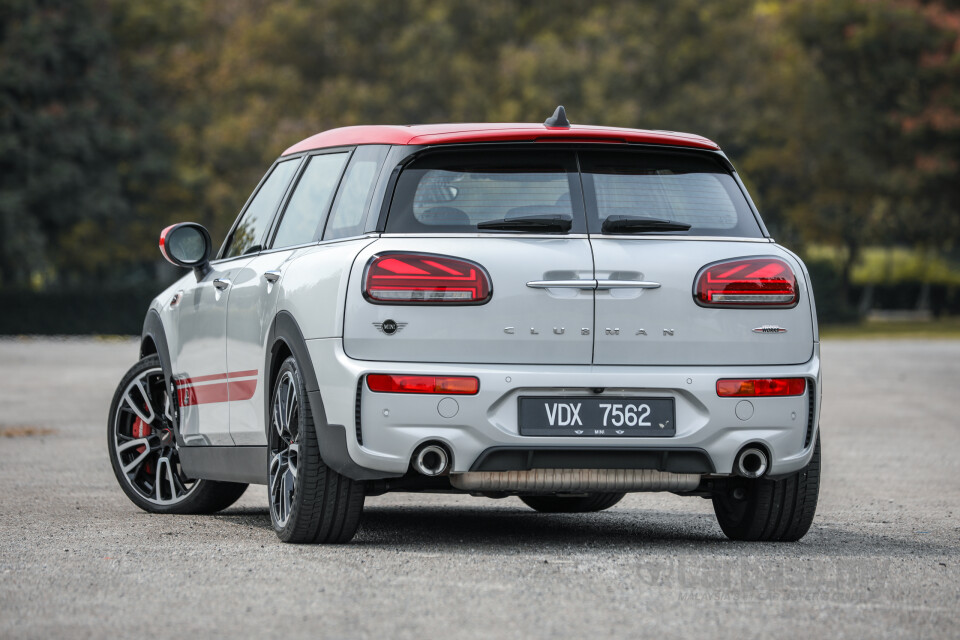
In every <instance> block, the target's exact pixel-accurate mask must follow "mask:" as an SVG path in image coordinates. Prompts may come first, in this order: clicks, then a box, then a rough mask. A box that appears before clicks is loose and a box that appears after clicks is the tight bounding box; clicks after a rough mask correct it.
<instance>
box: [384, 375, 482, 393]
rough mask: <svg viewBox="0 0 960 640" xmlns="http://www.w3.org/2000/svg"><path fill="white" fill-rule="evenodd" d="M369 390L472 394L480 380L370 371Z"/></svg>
mask: <svg viewBox="0 0 960 640" xmlns="http://www.w3.org/2000/svg"><path fill="white" fill-rule="evenodd" d="M367 386H368V387H369V388H370V391H378V392H380V393H440V394H443V395H453V396H457V395H459V396H472V395H473V394H475V393H477V391H479V390H480V381H479V380H478V379H477V378H474V377H469V376H399V375H388V374H384V373H371V374H370V375H368V376H367Z"/></svg>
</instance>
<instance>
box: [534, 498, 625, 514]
mask: <svg viewBox="0 0 960 640" xmlns="http://www.w3.org/2000/svg"><path fill="white" fill-rule="evenodd" d="M624 495H625V494H623V493H589V494H587V495H585V496H520V500H522V501H523V503H524V504H525V505H527V506H528V507H530V508H532V509H536V510H537V511H539V512H540V513H591V512H595V511H603V510H604V509H609V508H610V507H612V506H613V505H615V504H617V503H618V502H620V500H622V499H623V496H624Z"/></svg>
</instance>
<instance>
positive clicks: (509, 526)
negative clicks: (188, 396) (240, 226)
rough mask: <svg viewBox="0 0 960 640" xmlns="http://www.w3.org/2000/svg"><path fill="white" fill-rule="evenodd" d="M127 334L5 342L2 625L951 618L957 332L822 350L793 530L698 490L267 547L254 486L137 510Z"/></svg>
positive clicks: (860, 626) (788, 631)
mask: <svg viewBox="0 0 960 640" xmlns="http://www.w3.org/2000/svg"><path fill="white" fill-rule="evenodd" d="M136 350H137V347H136V343H135V342H133V341H103V340H95V339H89V340H76V339H71V340H61V341H56V340H39V339H36V340H35V339H5V340H0V504H2V510H0V513H2V518H0V637H2V638H20V637H34V638H57V637H69V638H83V637H97V638H99V637H104V636H107V637H127V638H132V637H137V638H143V637H151V636H153V635H154V634H158V633H159V634H164V635H169V634H175V635H176V636H179V637H183V638H191V637H196V636H198V635H199V636H200V637H208V636H209V637H230V638H236V637H264V636H269V637H279V636H287V637H315V638H358V637H391V638H413V637H433V636H449V637H454V638H458V639H459V638H489V637H501V636H504V637H543V638H546V637H591V638H593V637H628V636H629V637H635V636H645V637H656V638H695V637H701V636H704V635H709V636H710V637H717V638H737V639H738V640H742V639H745V638H770V637H805V638H806V637H818V636H828V637H849V638H868V637H869V638H911V639H913V638H935V637H953V638H956V637H958V635H960V631H958V629H960V569H958V567H960V480H958V478H960V473H958V466H960V459H958V452H960V426H958V423H957V419H956V417H955V416H956V410H955V407H954V406H953V400H954V399H955V394H957V392H958V390H960V385H958V382H960V341H908V340H903V341H829V342H827V343H826V344H824V345H823V362H824V369H825V372H826V374H825V381H824V382H825V390H826V398H825V400H824V408H823V418H822V421H821V424H822V430H823V438H824V439H823V459H824V462H823V468H824V485H823V486H822V488H821V496H820V508H819V511H818V514H817V518H816V520H815V521H814V524H813V528H812V529H811V531H810V533H809V534H808V535H807V536H806V537H805V538H804V539H803V540H802V541H800V542H798V543H792V544H791V543H782V544H769V543H768V544H752V543H751V544H747V543H731V542H728V541H726V539H725V538H724V537H723V535H722V533H721V532H720V528H719V527H718V526H717V524H716V521H715V519H714V517H713V512H712V509H711V507H710V503H709V502H708V501H706V500H701V499H699V498H681V497H677V496H673V495H670V494H634V495H631V496H628V497H627V498H626V499H625V500H624V501H623V502H622V503H620V505H618V506H617V507H615V508H613V509H612V510H610V511H607V512H604V513H600V514H591V515H555V516H548V515H538V514H535V513H533V512H532V511H530V510H528V509H526V508H525V507H524V506H523V505H522V504H521V503H520V502H519V501H518V500H516V499H515V498H509V499H506V500H498V501H493V500H485V499H480V498H470V497H450V496H419V495H415V494H394V495H387V496H381V497H376V498H370V499H368V500H367V507H366V510H365V512H364V520H363V523H362V525H361V528H360V531H359V532H358V534H357V537H356V538H355V540H354V542H353V543H352V544H350V545H348V546H339V547H319V546H292V545H284V544H281V543H280V542H279V541H278V540H277V538H276V536H275V535H274V533H273V531H272V530H271V527H270V519H269V515H268V512H267V502H266V495H265V494H266V490H265V488H264V487H259V486H257V487H252V488H251V489H250V490H248V491H247V493H246V494H245V495H244V497H243V498H242V499H241V500H240V502H238V503H237V504H236V505H235V506H234V507H232V508H230V509H228V510H226V511H224V512H223V513H221V514H218V515H215V516H202V517H201V516H159V515H150V514H147V513H143V512H141V511H140V510H138V509H136V508H135V507H134V506H133V505H132V504H131V503H130V502H129V501H128V500H127V499H126V497H125V496H124V495H123V493H122V492H121V491H120V489H119V488H118V487H117V485H116V480H115V479H114V477H113V473H112V471H111V470H110V464H109V461H108V459H107V453H106V437H105V435H106V434H105V423H106V414H107V409H108V404H109V401H110V397H111V395H112V393H113V389H114V385H115V384H116V383H117V381H118V380H119V378H120V377H121V375H122V374H123V372H124V370H125V369H126V368H127V367H128V366H129V365H130V364H131V363H132V362H133V360H134V359H135V358H136Z"/></svg>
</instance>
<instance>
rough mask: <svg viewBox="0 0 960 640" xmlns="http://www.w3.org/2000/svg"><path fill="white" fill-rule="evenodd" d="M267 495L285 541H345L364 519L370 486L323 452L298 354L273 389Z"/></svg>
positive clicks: (282, 370) (285, 366)
mask: <svg viewBox="0 0 960 640" xmlns="http://www.w3.org/2000/svg"><path fill="white" fill-rule="evenodd" d="M267 456H268V458H267V463H268V472H267V497H268V499H269V501H270V521H271V522H272V523H273V529H274V531H276V532H277V536H278V537H279V538H280V539H281V540H283V541H284V542H292V543H326V544H342V543H345V542H349V541H350V539H351V538H353V535H354V534H355V533H356V531H357V527H358V526H359V524H360V514H361V512H362V511H363V500H364V487H363V484H362V483H360V482H356V481H355V480H351V479H350V478H348V477H346V476H343V475H340V474H339V473H337V472H336V471H334V470H333V469H331V468H330V467H328V466H327V465H326V464H324V462H323V459H322V458H321V457H320V448H319V446H318V444H317V432H316V429H315V428H314V422H313V415H312V413H311V411H310V403H309V401H307V390H306V385H305V384H304V381H303V376H302V375H301V374H300V368H299V366H298V365H297V361H296V360H295V359H294V358H293V356H291V357H289V358H287V359H286V360H285V361H284V362H283V365H282V366H281V367H280V371H279V372H278V373H277V381H276V383H275V384H274V388H273V390H272V393H271V400H270V425H269V446H268V447H267Z"/></svg>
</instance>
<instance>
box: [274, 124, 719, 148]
mask: <svg viewBox="0 0 960 640" xmlns="http://www.w3.org/2000/svg"><path fill="white" fill-rule="evenodd" d="M568 141H569V142H607V143H616V142H621V143H625V142H642V143H647V144H664V145H673V146H678V147H695V148H698V149H719V148H720V147H719V146H718V145H717V143H715V142H713V141H712V140H708V139H707V138H704V137H702V136H698V135H694V134H692V133H676V132H674V131H646V130H644V129H621V128H618V127H594V126H590V125H582V124H581V125H578V124H574V125H571V126H570V127H569V128H567V127H547V126H546V125H542V124H523V123H479V124H477V123H465V124H418V125H412V126H405V127H404V126H393V125H376V126H373V125H371V126H360V127H342V128H340V129H330V130H329V131H324V132H322V133H318V134H317V135H315V136H310V137H309V138H307V139H306V140H302V141H300V142H298V143H297V144H295V145H293V146H292V147H290V148H289V149H287V150H286V151H284V152H283V155H289V154H291V153H299V152H301V151H310V150H313V149H323V148H326V147H341V146H350V145H356V144H413V145H420V144H453V143H457V142H460V143H463V142H568Z"/></svg>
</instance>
